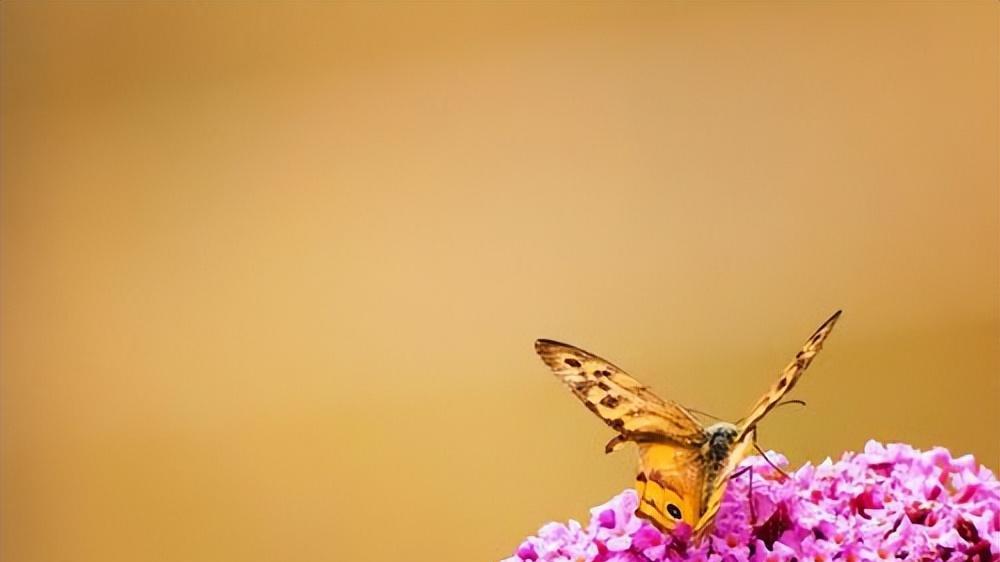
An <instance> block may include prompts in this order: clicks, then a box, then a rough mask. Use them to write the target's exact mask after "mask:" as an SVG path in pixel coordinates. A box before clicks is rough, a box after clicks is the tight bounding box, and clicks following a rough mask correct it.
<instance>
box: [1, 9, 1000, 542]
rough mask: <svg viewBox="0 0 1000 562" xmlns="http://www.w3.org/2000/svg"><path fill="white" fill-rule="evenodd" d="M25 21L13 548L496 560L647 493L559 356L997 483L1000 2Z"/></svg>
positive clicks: (9, 503) (10, 99)
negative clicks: (599, 359) (911, 450)
mask: <svg viewBox="0 0 1000 562" xmlns="http://www.w3.org/2000/svg"><path fill="white" fill-rule="evenodd" d="M996 6H997V5H996V3H993V2H969V3H954V4H949V3H881V4H862V3H806V2H802V3H774V4H770V3H711V4H700V3H697V4H696V3H670V4H667V3H658V4H646V3H629V4H597V3H575V4H556V3H547V4H527V3H371V4H369V3H304V2H303V3H294V4H277V3H256V4H253V3H201V2H190V3H142V4H139V3H82V2H78V3H68V2H67V3H34V2H30V3H29V2H5V3H4V4H3V5H2V6H0V10H2V29H0V35H2V57H3V58H2V111H3V132H2V135H3V136H2V151H3V152H2V201H0V203H2V248H0V250H2V299H3V300H2V325H0V328H2V354H0V367H2V389H0V390H2V418H0V428H2V435H0V437H2V449H0V452H2V467H0V468H2V473H0V474H2V497H0V502H2V517H0V532H2V534H0V543H2V547H0V548H2V552H0V555H2V558H3V560H4V561H8V560H9V561H11V562H35V561H60V560H67V561H68V560H72V561H101V562H112V561H119V560H121V561H134V560H143V561H185V562H196V561H206V562H208V561H213V562H214V561H220V560H234V561H235V560H239V561H251V560H317V561H319V560H336V559H348V560H365V561H367V560H371V561H376V560H393V559H406V560H414V561H423V560H427V561H430V560H434V561H441V560H455V561H470V560H491V559H497V558H499V557H502V556H506V555H507V554H508V553H510V552H511V550H512V549H514V548H515V547H516V546H517V544H518V542H519V541H520V539H521V538H522V537H523V536H524V535H526V534H529V533H532V532H533V531H534V530H535V529H537V527H538V526H539V525H541V524H542V523H544V522H546V521H549V520H553V519H556V520H565V519H567V518H570V517H576V518H581V517H584V516H585V515H586V513H587V508H589V507H590V506H592V505H594V504H596V503H598V502H602V501H604V500H605V499H607V498H608V497H610V495H612V494H614V493H615V492H617V491H619V490H621V489H622V488H624V487H626V486H628V485H629V484H630V483H631V479H632V476H633V473H632V469H633V468H632V467H633V463H634V452H633V451H632V450H631V449H628V450H626V451H624V452H622V453H617V454H615V455H613V456H609V457H605V456H604V455H603V454H602V452H601V447H602V445H603V444H604V442H605V441H606V440H607V439H608V438H609V437H610V436H611V433H610V430H608V429H607V428H606V427H605V426H604V425H603V424H602V423H600V421H599V420H598V419H597V418H595V417H593V416H592V415H591V414H590V413H589V412H587V411H586V409H584V408H583V407H581V405H580V404H579V403H577V401H576V400H575V399H574V398H573V397H572V396H571V395H570V393H569V392H568V391H567V390H566V389H564V388H563V387H562V386H561V385H560V384H558V383H557V381H556V380H555V379H554V378H553V377H552V376H551V375H550V373H549V372H548V370H547V369H546V368H545V366H544V365H543V364H542V363H541V361H539V360H538V358H537V357H536V356H535V354H534V353H533V350H532V342H533V341H534V339H535V338H538V337H548V338H554V339H560V340H564V341H567V342H570V343H573V344H575V345H578V346H581V347H584V348H586V349H589V350H591V351H593V352H595V353H598V354H601V355H604V356H605V357H607V358H608V359H610V360H612V361H614V362H616V363H618V364H619V365H621V366H623V367H625V368H626V369H628V370H629V371H631V372H632V373H633V374H634V375H636V376H637V377H638V378H640V379H642V380H644V381H647V382H648V384H651V385H652V386H653V387H654V388H655V389H656V390H657V391H658V392H659V393H661V394H663V395H665V396H668V397H670V398H673V399H676V400H678V401H680V402H682V403H684V404H687V405H689V406H692V407H696V408H700V409H703V410H706V411H708V412H712V413H715V414H716V415H719V416H723V417H725V418H729V419H735V418H738V417H740V416H741V415H743V414H744V413H745V409H746V408H748V407H749V405H750V404H751V403H752V402H753V401H754V400H755V399H756V398H757V397H758V396H759V394H760V393H761V392H763V391H764V390H765V389H766V388H767V386H768V385H770V384H771V383H772V382H773V381H774V379H775V377H776V376H777V373H778V371H779V369H780V368H781V367H782V366H784V364H785V363H786V362H787V361H788V360H789V359H790V358H791V357H792V355H793V354H794V353H795V351H796V350H797V349H798V347H799V345H800V344H801V343H802V342H803V340H804V339H805V338H806V337H807V336H808V335H809V334H810V333H811V332H812V330H813V329H815V328H816V327H817V326H818V325H819V324H820V322H822V321H823V320H824V319H825V318H826V317H827V316H828V315H829V314H830V313H832V312H833V311H834V310H836V309H837V308H843V309H844V310H845V313H844V317H843V319H842V320H841V323H840V324H839V326H838V328H837V331H836V332H835V333H834V334H833V336H832V337H831V339H830V341H829V343H828V345H827V347H826V350H825V351H824V352H823V354H821V355H820V357H819V359H818V360H817V362H816V363H815V364H814V366H813V367H812V369H811V370H810V372H809V373H808V374H807V375H806V377H805V378H804V379H803V382H802V384H801V385H800V386H798V387H797V388H796V390H795V392H794V394H793V397H795V398H800V399H804V400H806V401H808V402H809V406H808V407H807V408H805V409H799V408H783V409H781V410H779V411H777V412H775V413H774V414H773V415H771V416H770V418H769V419H768V420H767V421H766V422H765V423H764V424H763V425H762V427H761V439H762V444H763V445H764V446H765V447H770V448H774V449H777V450H780V451H784V452H785V453H787V454H788V455H789V457H790V458H791V459H792V461H793V463H796V464H797V463H801V462H804V461H807V460H811V461H818V460H821V459H823V458H824V457H826V456H827V455H833V456H837V455H839V454H840V453H841V452H842V451H844V450H857V449H859V448H861V447H863V445H864V443H865V441H866V440H867V439H869V438H875V439H880V440H886V441H895V440H899V441H906V442H910V443H913V444H915V445H918V446H921V447H927V446H931V445H944V446H947V447H949V448H950V449H951V450H952V451H954V452H955V453H958V454H964V453H972V454H975V455H976V456H977V457H978V458H979V459H980V460H981V461H982V462H984V463H985V464H986V465H988V466H989V467H991V468H992V469H994V470H996V469H997V468H998V466H1000V462H998V456H1000V439H998V431H997V429H998V427H1000V414H998V406H1000V380H998V374H1000V317H998V310H1000V266H998V256H1000V224H998V209H1000V194H998V187H997V185H998V152H1000V146H998V136H997V133H998V125H997V123H998V108H997V105H998V104H997V101H998V99H997V94H998V64H1000V59H998V54H997V49H998V40H1000V37H998V28H997V25H998V24H997V22H998V17H997V16H998V10H997V7H996Z"/></svg>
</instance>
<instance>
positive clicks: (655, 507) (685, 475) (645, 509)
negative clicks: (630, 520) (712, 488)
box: [635, 443, 705, 531]
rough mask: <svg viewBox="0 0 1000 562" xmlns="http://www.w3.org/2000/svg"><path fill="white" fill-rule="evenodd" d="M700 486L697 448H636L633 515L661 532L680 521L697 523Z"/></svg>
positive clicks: (664, 445)
mask: <svg viewBox="0 0 1000 562" xmlns="http://www.w3.org/2000/svg"><path fill="white" fill-rule="evenodd" d="M704 485H705V460H704V458H703V456H702V454H701V451H700V450H699V449H696V448H692V447H685V446H683V445H674V444H669V443H641V444H640V445H639V474H638V475H637V476H636V477H635V490H636V492H637V493H638V494H639V507H638V508H637V509H636V514H637V515H639V516H640V517H643V518H645V519H646V520H648V521H650V522H651V523H653V524H654V525H656V526H657V527H658V528H659V529H660V530H661V531H669V530H671V529H673V528H674V527H676V526H677V523H679V522H681V521H683V522H685V523H687V524H688V525H691V526H692V527H694V526H695V525H696V524H697V522H698V518H699V515H700V511H701V502H702V490H703V489H704Z"/></svg>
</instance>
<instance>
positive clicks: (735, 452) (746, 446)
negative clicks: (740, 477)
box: [692, 432, 755, 536]
mask: <svg viewBox="0 0 1000 562" xmlns="http://www.w3.org/2000/svg"><path fill="white" fill-rule="evenodd" d="M754 439H755V434H754V433H753V432H751V433H749V434H747V436H746V437H745V438H744V439H743V440H742V441H739V442H737V443H736V444H734V445H733V449H732V451H730V453H729V457H728V458H726V463H725V464H724V465H723V467H722V469H721V470H720V471H719V472H718V473H716V474H715V476H714V477H712V478H711V479H710V480H706V481H705V483H704V488H703V497H705V510H704V512H703V513H702V514H701V517H699V518H698V521H697V522H696V523H695V524H694V525H692V526H693V527H694V532H695V534H696V535H697V536H704V535H705V534H706V533H708V531H710V530H711V528H712V522H713V521H715V515H716V514H717V513H718V512H719V507H720V506H721V505H722V494H723V493H725V491H726V485H727V484H728V483H729V479H730V477H732V475H733V472H734V471H735V470H736V468H737V467H739V465H740V463H741V462H743V459H745V458H747V457H748V456H749V455H750V453H751V449H752V448H753V444H754Z"/></svg>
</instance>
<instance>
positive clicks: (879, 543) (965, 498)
mask: <svg viewBox="0 0 1000 562" xmlns="http://www.w3.org/2000/svg"><path fill="white" fill-rule="evenodd" d="M769 458H771V459H772V462H775V463H776V464H778V465H787V461H786V460H785V459H784V457H781V456H780V455H777V454H774V453H771V454H769ZM743 466H750V467H752V470H753V490H750V487H749V482H750V478H749V474H745V475H742V476H740V477H738V478H735V479H733V480H732V481H731V482H730V483H729V485H728V486H727V489H726V493H725V495H724V497H723V500H722V505H721V507H720V509H719V513H718V516H717V517H716V520H715V525H714V527H713V530H712V532H711V533H710V534H709V535H708V536H706V537H704V539H703V540H700V541H699V540H697V539H694V538H693V537H692V534H691V528H690V527H689V526H687V525H680V526H679V527H678V528H677V529H675V530H674V531H673V532H671V533H670V534H669V535H664V534H662V533H660V532H659V531H658V530H657V529H656V528H655V527H653V526H652V525H651V524H649V523H648V522H646V521H645V520H643V519H640V518H639V517H637V516H636V515H635V509H636V506H638V502H639V498H638V497H637V496H636V493H635V492H634V491H632V490H626V491H624V492H622V493H621V494H618V495H617V496H615V497H614V498H612V499H611V501H609V502H607V503H606V504H604V505H600V506H597V507H595V508H593V509H592V510H591V520H590V522H589V523H588V524H587V525H586V527H583V526H581V525H580V524H579V523H577V522H575V521H570V522H569V524H567V525H563V524H561V523H549V524H547V525H545V526H543V527H542V528H541V529H540V530H539V532H538V535H537V536H535V537H529V538H528V539H526V540H525V541H524V542H523V543H522V544H521V545H520V546H519V547H518V548H517V551H516V553H515V555H514V556H513V557H511V558H508V559H506V560H505V561H504V562H523V561H532V562H550V561H551V562H556V561H558V562H667V561H669V562H792V561H796V562H896V561H897V560H899V561H910V560H912V561H919V562H937V561H940V562H960V561H961V562H965V561H968V562H1000V482H998V481H997V479H996V477H995V476H994V475H993V474H992V473H991V472H990V471H989V470H988V469H986V468H985V467H983V466H981V465H979V464H978V463H977V462H976V461H975V459H973V458H972V457H971V456H969V455H966V456H963V457H958V458H953V457H952V455H951V453H949V452H948V450H947V449H944V448H940V447H938V448H934V449H931V450H930V451H923V452H922V451H918V450H916V449H914V448H912V447H910V446H909V445H904V444H898V443H892V444H888V445H882V444H881V443H877V442H875V441H870V442H869V443H868V444H867V445H866V446H865V449H864V451H863V452H861V453H846V454H844V455H843V457H842V458H841V459H840V460H839V461H836V462H833V461H831V460H829V459H828V460H827V461H824V462H822V463H820V464H818V465H815V466H814V465H810V464H807V465H805V466H803V467H801V468H799V469H798V470H797V471H795V472H794V473H793V474H791V478H787V479H786V478H784V477H783V476H781V475H780V474H779V473H778V472H777V471H776V470H775V469H774V468H773V467H771V465H770V464H769V463H768V462H767V461H765V460H764V459H763V458H761V457H751V458H749V459H747V460H746V461H745V462H744V465H743ZM751 502H752V504H753V508H752V509H751Z"/></svg>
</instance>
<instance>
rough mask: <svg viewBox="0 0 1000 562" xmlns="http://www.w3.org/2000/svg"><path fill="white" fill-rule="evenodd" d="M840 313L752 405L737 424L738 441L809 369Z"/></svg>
mask: <svg viewBox="0 0 1000 562" xmlns="http://www.w3.org/2000/svg"><path fill="white" fill-rule="evenodd" d="M840 312H841V311H839V310H838V311H837V312H835V313H834V315H833V316H831V317H830V318H829V319H828V320H827V321H826V322H824V323H823V325H822V326H820V327H819V329H818V330H816V332H815V333H814V334H813V335H812V336H810V337H809V339H808V340H806V343H805V345H804V346H802V350H801V351H799V352H798V353H797V354H796V355H795V359H793V360H792V362H791V363H789V364H788V366H787V367H785V370H784V371H782V373H781V377H780V378H779V379H778V382H776V383H774V386H772V387H771V389H770V390H768V391H767V394H765V395H764V396H762V397H761V398H760V400H758V401H757V403H756V404H754V406H753V408H751V410H750V414H749V415H748V416H747V417H746V418H744V419H743V421H741V422H740V423H739V424H738V425H739V429H740V434H739V435H740V436H739V440H740V441H742V440H743V437H744V436H745V435H746V434H747V433H749V432H750V431H753V428H754V427H756V425H757V422H759V421H760V420H761V418H763V417H764V416H765V415H767V413H768V412H769V411H771V408H774V407H775V406H776V405H777V404H778V402H780V401H781V399H782V397H784V396H785V394H787V393H788V391H789V390H791V389H792V387H794V386H795V383H796V382H798V380H799V377H801V376H802V373H804V372H805V370H806V369H807V368H808V367H809V364H810V363H812V360H813V358H814V357H816V354H817V353H819V352H820V350H821V349H823V342H824V341H826V338H827V337H828V336H829V335H830V332H832V331H833V326H834V325H835V324H836V323H837V320H838V319H839V318H840Z"/></svg>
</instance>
